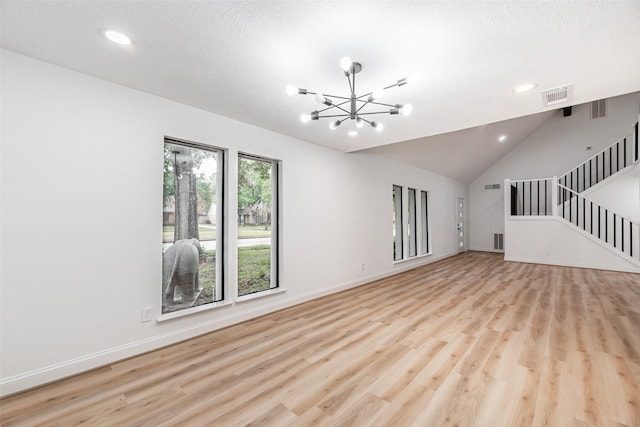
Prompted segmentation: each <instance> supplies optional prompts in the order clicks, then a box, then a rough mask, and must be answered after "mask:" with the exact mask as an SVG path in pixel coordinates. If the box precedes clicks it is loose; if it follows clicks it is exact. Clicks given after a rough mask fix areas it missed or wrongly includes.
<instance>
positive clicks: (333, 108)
mask: <svg viewBox="0 0 640 427" xmlns="http://www.w3.org/2000/svg"><path fill="white" fill-rule="evenodd" d="M340 67H342V69H343V70H344V75H345V76H346V77H347V80H348V82H349V91H350V95H349V96H338V95H330V94H326V93H317V92H311V91H310V90H307V89H302V88H296V87H295V86H292V85H289V86H287V94H289V95H295V94H299V95H315V100H316V102H318V103H320V104H323V105H326V108H323V109H321V110H315V111H312V112H311V113H309V114H302V115H301V116H300V120H301V121H302V122H303V123H307V122H309V121H311V120H318V119H324V118H335V119H336V120H334V121H332V122H331V123H330V124H329V127H330V128H331V129H336V128H337V127H338V126H340V125H341V124H342V122H344V121H345V120H347V119H350V120H355V124H356V127H358V128H361V127H363V126H364V124H365V123H367V124H369V125H370V126H372V127H373V128H374V129H376V130H377V131H381V130H382V129H383V127H384V126H383V124H382V123H380V122H376V121H373V120H367V119H366V118H364V117H362V116H371V115H375V114H391V115H395V114H402V115H404V116H406V115H408V114H409V113H411V110H412V107H411V104H406V105H400V104H385V103H383V102H379V101H378V100H379V99H380V98H381V97H382V96H383V94H384V91H386V90H387V89H391V88H392V87H396V86H404V85H405V84H407V83H415V82H417V81H418V80H419V79H420V75H419V74H413V75H411V76H409V77H405V78H403V79H400V80H398V81H397V82H396V83H394V84H392V85H389V86H386V87H377V88H375V89H373V91H371V92H368V93H365V94H363V95H357V94H356V74H358V73H359V72H360V71H362V64H360V63H359V62H354V61H351V59H350V58H342V60H341V61H340ZM368 106H376V107H382V108H378V110H380V111H368V110H367V111H365V107H368ZM349 135H353V136H355V135H357V132H355V131H351V132H349Z"/></svg>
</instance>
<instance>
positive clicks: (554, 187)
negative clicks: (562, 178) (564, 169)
mask: <svg viewBox="0 0 640 427" xmlns="http://www.w3.org/2000/svg"><path fill="white" fill-rule="evenodd" d="M551 200H553V203H551V215H553V216H558V177H557V176H556V175H554V176H553V178H552V179H551Z"/></svg>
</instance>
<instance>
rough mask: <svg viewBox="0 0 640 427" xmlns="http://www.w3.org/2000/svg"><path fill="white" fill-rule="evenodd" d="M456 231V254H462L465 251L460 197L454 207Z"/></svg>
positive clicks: (462, 205)
mask: <svg viewBox="0 0 640 427" xmlns="http://www.w3.org/2000/svg"><path fill="white" fill-rule="evenodd" d="M456 230H457V231H456V232H457V236H458V253H462V252H465V251H466V250H467V247H466V245H465V230H464V199H463V198H462V197H458V204H457V207H456Z"/></svg>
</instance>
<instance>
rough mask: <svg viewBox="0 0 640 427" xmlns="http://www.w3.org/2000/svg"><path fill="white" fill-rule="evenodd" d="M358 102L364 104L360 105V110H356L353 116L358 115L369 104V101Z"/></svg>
mask: <svg viewBox="0 0 640 427" xmlns="http://www.w3.org/2000/svg"><path fill="white" fill-rule="evenodd" d="M358 101H360V100H358ZM360 102H364V104H362V105H361V106H360V108H358V109H357V110H356V111H355V114H358V113H359V112H360V110H362V109H363V108H364V107H366V106H367V104H369V101H360Z"/></svg>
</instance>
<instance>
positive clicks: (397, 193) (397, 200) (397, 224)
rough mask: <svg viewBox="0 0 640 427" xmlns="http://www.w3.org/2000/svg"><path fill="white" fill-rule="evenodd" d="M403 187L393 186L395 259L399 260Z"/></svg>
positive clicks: (400, 253) (401, 254)
mask: <svg viewBox="0 0 640 427" xmlns="http://www.w3.org/2000/svg"><path fill="white" fill-rule="evenodd" d="M402 234H403V233H402V187H400V186H399V185H394V186H393V259H394V261H399V260H401V259H402V258H403V253H402V245H403V243H402Z"/></svg>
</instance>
